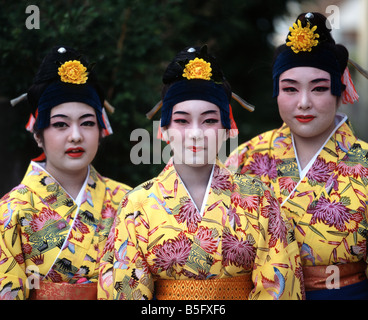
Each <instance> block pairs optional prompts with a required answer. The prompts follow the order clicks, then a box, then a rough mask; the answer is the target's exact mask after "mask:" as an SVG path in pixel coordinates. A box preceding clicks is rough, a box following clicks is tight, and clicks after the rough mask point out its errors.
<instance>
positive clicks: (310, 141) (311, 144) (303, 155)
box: [293, 128, 334, 170]
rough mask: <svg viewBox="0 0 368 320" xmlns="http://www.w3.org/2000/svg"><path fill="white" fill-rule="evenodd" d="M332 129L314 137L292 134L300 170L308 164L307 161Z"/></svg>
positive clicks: (319, 147) (323, 142)
mask: <svg viewBox="0 0 368 320" xmlns="http://www.w3.org/2000/svg"><path fill="white" fill-rule="evenodd" d="M333 129H334V128H331V130H329V131H326V133H325V134H323V135H319V136H318V137H315V138H309V137H307V138H304V137H300V136H297V135H293V139H294V146H295V149H296V150H295V154H296V155H297V157H298V161H299V165H300V166H301V168H300V169H301V170H303V169H304V168H305V167H306V166H307V165H308V163H309V162H310V161H311V160H312V158H313V157H314V156H315V155H316V153H317V152H318V151H319V150H320V149H321V148H322V146H323V145H324V144H325V142H326V140H327V138H328V137H329V136H330V135H331V132H332V131H333Z"/></svg>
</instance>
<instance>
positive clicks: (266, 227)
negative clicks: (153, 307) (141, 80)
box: [99, 46, 303, 300]
mask: <svg viewBox="0 0 368 320" xmlns="http://www.w3.org/2000/svg"><path fill="white" fill-rule="evenodd" d="M163 81H164V83H165V84H166V85H167V86H165V87H164V92H163V106H162V116H161V130H162V136H163V139H164V140H165V141H169V142H170V146H171V149H172V151H173V154H174V155H173V157H172V158H171V159H170V161H169V162H168V163H167V165H166V166H165V168H164V169H163V171H162V172H161V173H160V174H159V175H158V176H157V177H156V178H153V179H151V180H149V181H147V182H145V183H143V184H141V185H140V186H138V187H136V188H134V189H133V190H132V191H131V192H129V193H128V194H127V195H126V197H125V198H124V199H123V201H122V203H121V206H120V208H119V210H118V215H117V218H116V228H115V230H114V229H112V231H111V234H110V236H109V239H108V245H107V246H106V248H105V251H106V252H105V254H104V258H103V261H104V262H102V263H101V274H100V279H99V281H100V282H99V298H101V299H123V300H130V299H134V300H145V299H153V298H157V299H159V300H181V299H183V300H194V299H199V300H201V299H205V300H207V299H217V300H218V299H221V300H227V299H234V300H236V299H239V300H240V299H247V298H248V297H249V298H251V299H302V298H303V292H302V289H301V282H302V272H301V268H300V265H299V264H300V261H299V256H298V250H297V246H296V242H295V241H294V237H293V235H292V233H291V232H290V229H288V226H287V225H286V224H285V221H284V220H283V219H282V216H281V214H280V210H279V204H278V202H277V200H276V199H275V197H274V195H273V193H272V192H271V190H269V189H268V188H267V187H266V186H265V185H264V184H263V183H261V182H260V181H258V180H256V179H254V178H251V177H249V176H242V175H232V174H231V173H230V171H228V170H227V169H226V168H225V167H224V165H223V164H222V163H221V162H220V161H219V160H218V159H217V153H218V150H219V148H220V147H221V144H222V142H223V141H224V140H226V137H227V135H228V134H229V132H230V129H234V130H235V127H234V126H235V123H234V121H233V119H231V116H230V114H231V112H230V109H229V101H230V97H231V89H230V86H229V84H228V83H227V82H226V83H225V81H226V80H225V79H224V76H223V74H222V72H221V70H220V68H219V66H218V64H217V62H216V61H215V59H214V58H213V57H212V56H211V55H209V54H207V49H206V46H204V47H202V48H201V50H199V48H187V49H186V50H184V51H182V52H180V53H179V54H178V56H177V57H176V58H175V59H174V61H173V62H172V63H171V64H170V65H169V66H168V68H167V70H166V72H165V75H164V79H163Z"/></svg>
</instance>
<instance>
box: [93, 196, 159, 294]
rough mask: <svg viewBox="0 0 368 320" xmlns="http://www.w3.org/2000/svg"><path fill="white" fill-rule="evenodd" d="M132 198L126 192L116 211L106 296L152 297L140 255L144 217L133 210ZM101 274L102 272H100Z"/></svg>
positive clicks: (150, 282) (149, 277)
mask: <svg viewBox="0 0 368 320" xmlns="http://www.w3.org/2000/svg"><path fill="white" fill-rule="evenodd" d="M132 198H134V197H131V194H129V196H128V195H127V196H126V197H125V198H124V199H123V201H122V203H121V205H120V207H119V209H118V213H117V218H116V225H115V231H114V237H115V245H114V249H113V260H112V263H111V264H110V265H109V266H107V267H105V270H108V272H109V273H110V277H111V281H108V282H109V288H108V289H107V291H108V295H109V297H108V299H115V300H146V299H152V298H153V290H154V283H153V278H152V275H151V273H150V272H149V268H148V265H147V263H146V261H145V258H144V250H145V246H146V244H147V243H148V239H147V233H148V228H147V217H146V216H144V215H143V214H142V212H141V211H139V210H138V211H135V210H134V206H135V202H136V201H135V200H133V199H132ZM106 272H107V271H105V274H106ZM101 276H102V277H103V276H104V275H103V274H102V273H100V277H101ZM110 282H111V284H110ZM99 289H100V288H99ZM100 297H101V296H100Z"/></svg>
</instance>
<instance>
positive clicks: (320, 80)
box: [281, 78, 330, 83]
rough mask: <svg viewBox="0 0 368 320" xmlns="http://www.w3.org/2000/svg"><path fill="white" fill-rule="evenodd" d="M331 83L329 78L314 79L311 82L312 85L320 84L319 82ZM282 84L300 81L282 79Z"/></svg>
mask: <svg viewBox="0 0 368 320" xmlns="http://www.w3.org/2000/svg"><path fill="white" fill-rule="evenodd" d="M325 81H327V82H330V79H327V78H317V79H313V80H312V81H311V83H319V82H325ZM281 82H288V83H298V81H296V80H294V79H282V80H281Z"/></svg>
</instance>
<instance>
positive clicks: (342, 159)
mask: <svg viewBox="0 0 368 320" xmlns="http://www.w3.org/2000/svg"><path fill="white" fill-rule="evenodd" d="M336 122H337V125H336V128H335V131H334V132H333V133H332V134H331V136H330V138H329V139H328V140H327V141H326V143H325V145H324V146H323V147H322V148H321V149H320V151H319V152H318V153H317V154H316V155H315V157H314V158H313V159H312V160H311V162H310V163H309V164H308V166H306V168H304V170H303V171H301V170H299V168H300V166H298V160H297V156H296V155H295V152H294V147H293V140H292V135H291V133H290V129H289V127H288V126H287V125H286V124H284V125H283V126H282V127H281V128H280V129H276V130H272V131H269V132H266V133H263V134H260V135H258V136H257V137H255V138H253V139H252V140H250V141H248V142H246V143H244V144H242V145H241V146H239V148H238V149H237V150H235V151H234V152H232V154H231V155H230V157H229V158H228V160H227V161H226V165H227V166H228V168H229V169H231V170H233V171H234V170H235V171H238V172H242V173H246V174H250V175H252V176H255V177H257V178H259V179H261V180H262V181H264V182H266V183H267V184H268V185H269V186H270V187H271V188H272V189H273V190H274V192H275V194H276V196H277V198H278V199H279V202H280V204H281V206H282V210H283V211H284V212H285V214H286V215H287V216H288V218H290V219H291V220H292V221H293V222H294V225H295V237H296V239H297V241H298V245H299V248H300V252H301V260H302V265H303V267H304V266H329V265H333V264H345V263H348V262H357V261H364V262H366V261H367V236H368V223H367V201H368V144H367V143H366V142H364V141H361V140H359V139H358V138H357V137H356V136H355V135H354V133H353V132H352V129H351V128H350V125H349V123H348V122H347V117H346V116H345V115H343V114H338V115H337V118H336Z"/></svg>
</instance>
